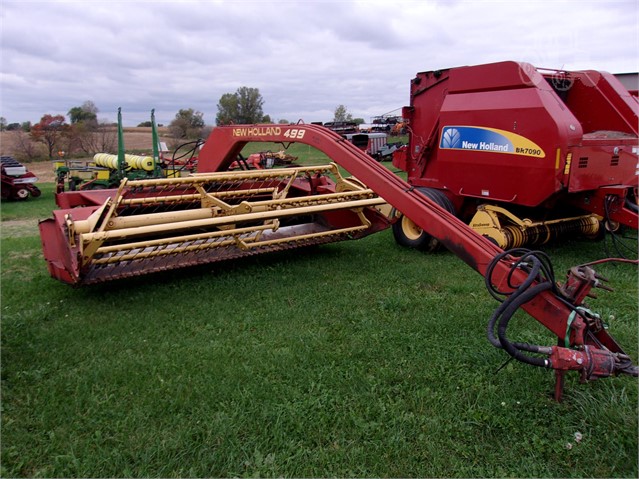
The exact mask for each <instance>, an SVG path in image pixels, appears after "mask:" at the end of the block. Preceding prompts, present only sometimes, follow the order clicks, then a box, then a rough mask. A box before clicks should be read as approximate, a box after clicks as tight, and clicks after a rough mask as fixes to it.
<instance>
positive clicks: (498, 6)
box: [0, 0, 638, 124]
mask: <svg viewBox="0 0 639 479" xmlns="http://www.w3.org/2000/svg"><path fill="white" fill-rule="evenodd" d="M637 20H638V15H637V4H636V2H635V1H632V0H629V1H612V2H605V1H536V2H535V1H531V2H512V1H511V2H503V1H486V2H477V1H472V2H471V1H468V2H467V1H456V2H445V1H440V2H434V1H399V2H388V1H377V0H375V1H348V0H342V1H329V0H315V1H306V2H305V1H301V0H300V1H292V0H279V1H270V2H268V1H262V0H260V1H246V0H244V1H242V0H236V1H213V0H210V1H142V0H139V1H117V0H115V1H114V0H112V1H108V2H107V1H101V0H96V1H92V2H80V1H29V0H2V3H1V7H0V22H1V26H2V33H1V34H0V35H1V37H0V41H1V45H0V46H1V48H2V60H1V67H0V68H1V70H0V115H1V116H3V117H5V118H6V119H7V121H9V122H22V121H33V122H36V121H38V120H39V119H40V117H41V116H42V115H43V114H45V113H51V114H65V113H66V112H67V111H68V110H69V109H70V108H72V107H73V106H78V105H80V104H82V103H83V102H84V101H86V100H91V101H93V102H94V103H95V104H96V105H97V106H98V108H99V109H100V113H99V117H101V118H102V117H103V118H105V119H109V120H113V119H115V115H116V111H117V107H118V106H122V108H123V116H124V120H125V123H126V124H137V123H139V122H141V121H145V120H148V119H149V115H150V110H151V109H152V108H155V109H156V117H157V119H158V121H159V122H160V123H168V122H170V121H171V119H172V118H173V117H174V115H175V113H177V111H178V110H179V109H180V108H194V109H196V110H199V111H201V112H203V113H204V119H205V121H206V122H207V123H209V124H213V123H214V121H215V114H216V104H217V101H218V100H219V98H220V97H221V95H222V94H224V93H229V92H234V91H235V90H236V89H237V88H238V87H240V86H250V87H255V88H259V89H260V92H261V93H262V96H263V97H264V99H265V104H264V110H265V113H268V114H270V115H271V118H273V119H280V118H285V119H287V120H290V121H297V120H298V119H303V120H304V121H307V122H310V121H328V120H330V119H331V118H332V114H333V110H334V109H335V107H336V106H337V105H339V104H344V105H346V106H347V107H348V109H349V110H350V111H351V112H352V113H353V115H354V116H359V117H363V118H365V119H366V120H368V119H369V118H370V117H371V116H374V115H379V114H382V113H386V112H389V111H392V110H395V109H398V108H400V107H401V106H403V105H405V104H407V103H408V88H409V82H410V79H411V78H412V77H413V76H414V75H415V73H416V72H418V71H424V70H431V69H437V68H446V67H451V66H457V65H471V64H477V63H484V62H491V61H501V60H521V61H529V62H531V63H533V64H535V65H537V66H541V67H548V68H566V69H597V70H606V71H612V72H628V71H637V68H638V65H637V53H638V52H637V39H638V37H637Z"/></svg>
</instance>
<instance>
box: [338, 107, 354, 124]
mask: <svg viewBox="0 0 639 479" xmlns="http://www.w3.org/2000/svg"><path fill="white" fill-rule="evenodd" d="M333 121H353V115H352V114H351V113H350V112H349V111H348V109H347V108H346V107H345V106H344V105H338V106H337V107H336V108H335V113H334V115H333Z"/></svg>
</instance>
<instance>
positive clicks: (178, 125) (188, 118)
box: [169, 108, 204, 139]
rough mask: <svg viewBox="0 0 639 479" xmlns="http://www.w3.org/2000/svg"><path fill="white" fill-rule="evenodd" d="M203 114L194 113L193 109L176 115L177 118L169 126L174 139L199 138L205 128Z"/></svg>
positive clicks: (181, 111)
mask: <svg viewBox="0 0 639 479" xmlns="http://www.w3.org/2000/svg"><path fill="white" fill-rule="evenodd" d="M202 117H203V114H202V113H201V112H199V111H194V110H193V108H189V109H188V110H180V111H178V112H177V113H176V114H175V118H174V119H173V121H171V123H170V124H169V131H170V132H171V136H173V138H185V139H192V138H199V137H200V135H201V134H202V128H204V119H203V118H202Z"/></svg>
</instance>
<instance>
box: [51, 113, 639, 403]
mask: <svg viewBox="0 0 639 479" xmlns="http://www.w3.org/2000/svg"><path fill="white" fill-rule="evenodd" d="M249 142H277V143H288V142H301V143H304V144H307V145H310V146H313V147H315V148H317V149H319V150H320V151H322V152H324V153H325V154H326V155H327V156H328V157H329V158H331V159H332V160H333V161H334V162H336V163H337V164H339V165H340V166H341V167H343V168H345V169H346V170H347V171H348V172H349V173H351V174H353V175H354V176H355V177H356V178H357V180H355V179H344V178H342V177H341V176H340V175H339V173H338V171H337V168H336V167H335V166H334V165H332V166H328V167H326V168H320V167H311V168H295V169H280V170H262V171H259V172H253V171H247V172H240V173H230V172H226V171H225V170H226V169H227V168H228V167H229V165H230V164H231V163H232V162H233V161H235V160H236V158H237V155H238V154H239V153H240V152H241V150H242V148H243V147H244V146H245V145H246V144H247V143H249ZM198 165H199V166H198V170H199V171H200V172H202V173H200V174H198V175H196V176H193V177H188V178H185V179H182V180H180V181H176V180H168V179H167V180H153V181H154V182H153V183H148V182H145V181H141V182H129V183H123V184H122V185H121V186H120V189H119V190H117V191H116V190H111V191H109V192H100V194H101V195H102V196H101V197H100V198H99V199H98V197H95V198H94V199H95V204H94V205H92V206H85V207H81V208H73V206H76V203H77V204H80V203H84V204H86V203H87V202H88V201H90V200H91V198H87V197H85V196H77V197H73V196H71V197H66V198H60V199H59V200H58V203H59V204H61V203H63V204H65V205H66V206H68V208H67V209H63V210H58V211H55V212H54V218H53V219H50V220H47V221H45V222H42V223H41V226H40V228H41V233H42V239H43V245H44V251H45V257H46V259H47V261H48V262H49V269H50V271H51V273H52V275H53V276H55V277H57V278H58V279H61V280H63V281H66V282H69V283H74V284H84V283H92V282H97V281H103V280H107V279H113V278H118V277H123V276H130V275H137V274H144V273H146V272H151V271H157V270H162V269H168V268H175V267H182V266H187V265H191V264H198V263H201V262H203V261H216V260H219V259H231V258H235V257H239V256H243V255H246V254H254V253H257V252H261V251H272V250H275V249H282V248H286V247H294V246H299V245H305V244H317V243H321V242H329V241H337V240H341V239H348V238H357V237H361V236H363V235H365V234H369V233H372V232H374V231H378V230H380V229H383V228H384V227H386V226H388V225H389V224H390V220H388V219H387V217H386V216H384V215H383V214H381V213H380V211H379V208H380V207H381V205H382V203H384V201H385V202H386V203H388V204H390V205H391V206H392V207H394V208H395V209H396V210H398V211H401V212H402V213H403V214H404V215H407V216H409V217H410V218H411V219H412V220H413V221H415V223H417V224H418V225H419V226H420V227H421V228H423V229H424V230H425V231H427V232H428V233H429V234H430V235H432V236H433V237H435V238H437V239H438V240H439V241H440V242H442V243H443V244H444V245H445V246H446V247H447V248H448V249H449V250H450V251H451V252H452V253H454V254H456V255H457V256H458V257H460V258H461V259H462V260H463V261H465V262H466V263H467V264H468V265H469V266H471V267H472V268H473V269H475V270H476V271H477V272H479V273H480V274H481V275H483V276H484V277H486V278H487V283H488V285H489V287H490V288H491V290H492V291H493V292H494V293H495V294H500V295H505V296H506V298H507V299H506V300H505V301H504V302H503V303H502V306H500V308H499V309H498V310H497V312H496V314H495V316H494V318H493V320H491V327H490V331H489V337H491V341H492V342H493V344H495V345H496V346H498V347H501V348H503V349H504V350H505V351H507V352H508V353H509V354H510V355H512V356H513V357H514V358H516V359H518V360H522V361H524V362H529V363H531V364H534V365H537V366H542V367H547V368H552V369H555V370H557V371H559V372H560V373H559V374H560V375H561V372H563V371H567V370H577V371H579V372H580V373H581V376H582V378H583V379H584V380H588V379H595V378H598V377H606V376H610V375H613V374H620V373H624V374H630V375H634V376H636V375H637V373H638V371H637V368H636V367H635V366H633V365H632V363H631V361H630V359H629V358H628V356H627V355H626V354H625V353H624V352H623V350H622V349H621V347H620V346H619V345H618V344H617V343H616V342H615V341H614V340H613V339H612V337H611V336H610V335H609V334H608V332H607V331H606V329H605V328H603V327H601V321H600V320H598V317H597V316H596V315H595V314H594V313H591V312H590V311H589V310H587V309H586V308H585V307H584V304H583V300H584V298H585V296H586V295H587V294H588V293H589V292H590V290H591V288H593V287H599V286H600V285H601V281H600V279H599V278H598V277H597V276H596V275H595V273H594V271H593V270H592V269H591V268H581V269H579V270H575V271H573V272H572V273H571V274H570V275H569V276H568V279H567V280H566V282H565V284H564V285H563V286H562V287H558V286H557V283H556V282H555V281H554V278H553V275H552V272H551V268H549V266H548V264H547V263H548V262H547V261H546V260H545V259H544V258H539V256H538V255H535V254H530V253H529V252H525V251H522V250H513V251H511V252H504V251H503V250H501V249H500V248H499V247H498V246H496V245H495V244H493V243H492V242H491V241H489V240H488V239H486V238H484V237H482V236H480V235H479V234H477V233H476V232H475V231H473V230H472V229H471V228H470V227H468V226H467V225H466V224H464V223H463V222H462V221H460V220H459V219H457V218H456V217H455V216H453V215H452V214H450V213H449V212H447V211H446V210H445V209H444V208H442V207H440V206H439V205H438V204H436V203H435V202H434V201H432V200H431V199H429V198H428V197H427V196H426V195H424V194H423V193H421V192H420V191H419V190H417V189H413V188H412V187H411V186H410V185H408V184H407V183H406V182H405V181H403V180H402V179H400V178H398V177H397V176H396V175H395V174H393V173H392V172H390V171H389V170H388V169H386V168H385V167H384V166H382V165H380V164H379V163H378V162H377V161H375V160H374V159H372V158H371V157H369V156H368V155H366V154H365V153H364V152H362V151H361V150H359V149H357V148H356V147H355V146H353V145H352V144H351V143H349V142H347V141H345V140H344V138H343V137H341V136H339V135H338V134H336V133H334V132H332V131H330V130H328V129H326V128H323V127H321V126H317V125H312V124H297V125H277V126H274V125H237V126H229V127H218V128H215V129H214V130H213V132H212V133H211V135H210V137H209V139H208V140H207V142H206V144H205V146H204V148H203V149H202V151H201V153H200V155H199V164H198ZM328 172H330V173H331V174H332V175H333V176H335V177H336V178H337V180H336V183H333V182H332V181H330V180H329V179H328V178H327V177H326V176H325V173H328ZM236 175H238V176H236ZM362 185H366V186H365V187H364V186H362ZM96 193H97V192H96ZM65 194H70V193H65ZM84 194H86V192H85V193H84ZM231 199H233V201H231ZM156 210H157V211H156ZM287 228H288V230H287ZM280 235H281V236H280ZM518 308H522V309H524V310H525V311H526V312H527V313H529V314H530V315H531V316H533V317H534V318H535V319H536V320H537V321H539V322H540V323H542V324H543V325H544V326H545V327H546V328H548V329H549V330H550V331H552V332H553V333H554V334H555V335H556V336H557V337H558V338H561V340H562V341H563V342H562V346H549V347H544V346H536V345H529V344H522V343H516V342H512V341H511V340H510V339H509V338H508V337H507V335H506V330H507V325H508V321H509V319H510V317H511V316H512V313H513V312H514V310H516V309H518ZM494 328H497V330H498V331H497V336H495V334H494ZM538 355H541V356H543V357H542V358H539V357H538ZM558 379H561V377H559V378H558ZM558 384H561V381H560V380H559V381H558ZM556 395H557V397H560V395H561V388H560V387H558V389H557V394H556Z"/></svg>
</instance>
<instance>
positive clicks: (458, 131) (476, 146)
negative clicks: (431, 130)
mask: <svg viewBox="0 0 639 479" xmlns="http://www.w3.org/2000/svg"><path fill="white" fill-rule="evenodd" d="M439 147H440V148H441V149H444V150H471V151H487V152H495V153H507V154H510V155H521V156H532V157H535V158H544V157H545V156H546V154H545V153H544V150H542V149H541V148H540V147H539V146H538V145H537V144H535V143H534V142H532V141H530V140H529V139H528V138H525V137H523V136H521V135H518V134H516V133H512V132H510V131H505V130H498V129H496V128H485V127H479V126H445V127H444V128H443V129H442V136H441V140H440V142H439Z"/></svg>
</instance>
